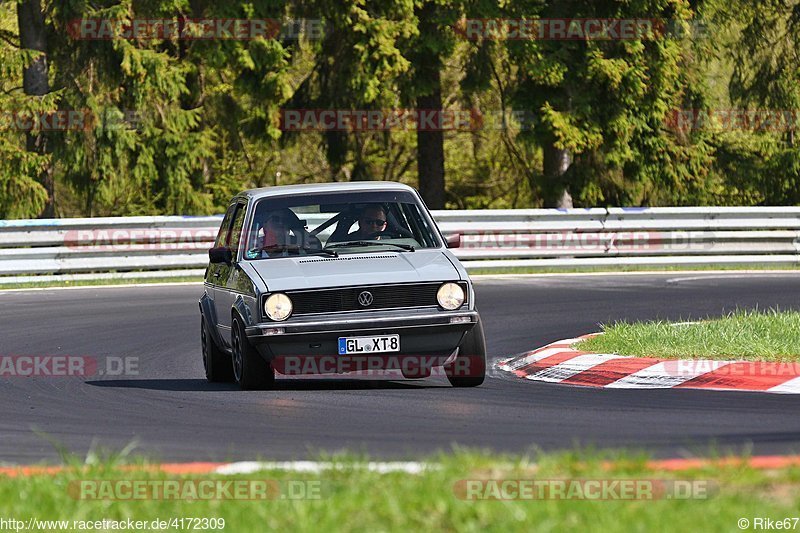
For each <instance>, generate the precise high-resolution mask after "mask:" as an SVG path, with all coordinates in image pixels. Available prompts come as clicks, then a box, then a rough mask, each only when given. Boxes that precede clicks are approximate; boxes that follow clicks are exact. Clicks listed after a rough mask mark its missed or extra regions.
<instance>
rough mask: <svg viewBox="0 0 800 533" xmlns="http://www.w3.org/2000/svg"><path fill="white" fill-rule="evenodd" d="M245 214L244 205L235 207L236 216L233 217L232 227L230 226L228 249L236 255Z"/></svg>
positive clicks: (245, 206) (245, 207) (245, 208)
mask: <svg viewBox="0 0 800 533" xmlns="http://www.w3.org/2000/svg"><path fill="white" fill-rule="evenodd" d="M246 213H247V205H246V204H238V205H237V206H236V214H235V215H233V226H231V238H230V239H229V242H230V244H229V245H228V247H229V248H230V249H231V250H233V253H234V254H235V253H236V250H238V249H239V241H240V240H241V238H242V228H243V227H244V216H245V214H246Z"/></svg>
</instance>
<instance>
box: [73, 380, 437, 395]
mask: <svg viewBox="0 0 800 533" xmlns="http://www.w3.org/2000/svg"><path fill="white" fill-rule="evenodd" d="M86 384H87V385H92V386H94V387H108V388H123V389H145V390H161V391H178V392H216V391H239V388H238V387H237V386H236V385H234V384H232V383H209V382H207V381H206V380H204V379H106V380H95V381H87V382H86ZM439 388H449V385H447V384H445V383H441V384H434V383H430V382H429V383H425V382H424V381H416V382H414V381H408V382H401V381H390V380H385V381H382V380H364V379H346V378H343V379H336V380H332V379H303V380H299V379H280V378H279V379H278V380H277V381H276V382H275V385H274V386H273V387H272V388H271V389H269V390H272V391H281V390H285V391H303V390H306V391H318V390H371V389H384V390H387V389H395V390H400V389H439ZM240 392H242V393H246V392H247V391H240ZM254 392H259V391H254ZM261 392H264V391H261Z"/></svg>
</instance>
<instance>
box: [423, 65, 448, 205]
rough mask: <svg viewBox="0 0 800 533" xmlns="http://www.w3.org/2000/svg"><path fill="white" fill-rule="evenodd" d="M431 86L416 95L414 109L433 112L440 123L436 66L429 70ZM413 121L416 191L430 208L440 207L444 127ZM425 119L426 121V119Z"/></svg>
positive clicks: (438, 124) (442, 185) (442, 195)
mask: <svg viewBox="0 0 800 533" xmlns="http://www.w3.org/2000/svg"><path fill="white" fill-rule="evenodd" d="M431 76H432V81H434V85H435V89H434V90H433V91H432V92H431V94H428V95H425V96H419V97H417V110H418V112H420V113H423V112H424V113H431V112H433V113H434V119H433V120H432V121H430V122H433V123H434V124H436V125H437V126H441V123H442V120H441V111H442V89H441V78H440V74H439V70H438V69H434V70H432V71H431ZM422 122H423V121H421V120H420V121H419V122H418V123H417V172H418V174H419V192H420V194H422V198H423V199H424V200H425V203H426V204H427V205H428V207H429V208H430V209H444V202H445V195H444V131H442V128H441V127H435V128H433V130H432V131H431V130H429V129H426V128H424V127H423V128H420V125H421V123H422ZM430 122H429V123H430Z"/></svg>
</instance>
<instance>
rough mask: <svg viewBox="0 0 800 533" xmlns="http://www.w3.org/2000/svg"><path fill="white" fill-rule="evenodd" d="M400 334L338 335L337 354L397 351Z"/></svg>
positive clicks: (398, 349)
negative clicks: (371, 335)
mask: <svg viewBox="0 0 800 533" xmlns="http://www.w3.org/2000/svg"><path fill="white" fill-rule="evenodd" d="M399 351H400V335H376V336H374V337H339V355H350V354H354V353H362V354H363V353H380V352H399Z"/></svg>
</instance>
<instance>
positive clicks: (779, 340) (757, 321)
mask: <svg viewBox="0 0 800 533" xmlns="http://www.w3.org/2000/svg"><path fill="white" fill-rule="evenodd" d="M602 330H603V335H599V336H597V337H594V338H592V339H589V340H586V341H582V342H580V343H577V344H576V347H577V348H578V349H580V350H586V351H591V352H601V353H616V354H619V355H632V356H636V357H658V358H664V359H718V360H731V359H739V360H744V361H778V362H790V361H800V312H796V311H792V312H781V311H778V310H770V311H767V312H763V311H737V312H735V313H732V314H730V315H728V316H725V317H722V318H715V319H709V320H703V321H700V322H698V323H694V324H681V325H674V324H672V323H670V322H664V321H659V322H645V323H643V322H637V323H629V322H618V323H615V324H611V325H604V326H603V328H602Z"/></svg>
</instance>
